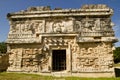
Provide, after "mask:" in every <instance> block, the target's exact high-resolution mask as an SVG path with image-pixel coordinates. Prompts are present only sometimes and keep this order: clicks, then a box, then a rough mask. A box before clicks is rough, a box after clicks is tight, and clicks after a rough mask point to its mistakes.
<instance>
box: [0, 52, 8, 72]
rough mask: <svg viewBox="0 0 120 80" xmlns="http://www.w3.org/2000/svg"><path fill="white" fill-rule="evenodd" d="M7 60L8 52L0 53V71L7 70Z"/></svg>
mask: <svg viewBox="0 0 120 80" xmlns="http://www.w3.org/2000/svg"><path fill="white" fill-rule="evenodd" d="M8 60H9V56H8V54H1V55H0V71H6V70H7V68H8V66H9V63H8Z"/></svg>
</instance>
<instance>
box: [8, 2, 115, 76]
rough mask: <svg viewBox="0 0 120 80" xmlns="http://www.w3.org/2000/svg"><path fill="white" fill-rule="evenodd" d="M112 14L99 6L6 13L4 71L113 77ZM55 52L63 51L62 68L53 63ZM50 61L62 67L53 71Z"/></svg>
mask: <svg viewBox="0 0 120 80" xmlns="http://www.w3.org/2000/svg"><path fill="white" fill-rule="evenodd" d="M112 14H113V10H112V9H111V8H109V7H107V6H106V5H101V4H99V5H84V6H83V7H82V8H81V9H61V8H56V9H55V10H51V9H50V7H49V6H47V7H31V8H28V9H27V10H24V11H20V12H15V13H9V14H8V19H9V22H10V31H9V34H8V39H7V44H8V53H9V64H10V66H9V68H8V69H7V70H8V71H22V72H38V73H43V72H44V73H48V72H51V74H52V73H54V72H55V71H54V67H55V68H59V70H58V72H59V71H60V72H61V71H65V73H66V74H67V73H71V75H72V74H73V75H75V74H77V76H82V77H85V76H86V75H89V74H95V73H97V74H98V75H97V74H96V77H97V76H98V77H105V75H102V73H105V74H107V75H106V76H107V77H108V76H114V67H113V64H114V62H113V49H114V46H113V43H114V42H116V41H117V39H116V38H115V37H114V31H113V29H112V27H113V26H114V24H113V22H112V21H111V16H112ZM54 50H65V51H66V53H65V55H66V58H65V60H66V61H65V62H64V61H62V60H61V61H62V62H64V63H63V64H64V65H62V62H60V61H57V59H53V58H54V57H53V52H54ZM58 52H59V51H58ZM56 54H57V53H56ZM61 54H62V53H61ZM56 56H57V55H56ZM56 58H59V57H56ZM53 60H56V61H57V62H58V63H59V65H61V66H62V67H60V66H59V65H58V67H56V66H57V65H56V64H54V63H53ZM54 65H56V66H54ZM53 66H54V67H53ZM63 67H64V68H63ZM85 73H86V74H85ZM83 74H84V76H83ZM91 77H92V76H91Z"/></svg>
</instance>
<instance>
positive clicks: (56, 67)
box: [52, 50, 66, 71]
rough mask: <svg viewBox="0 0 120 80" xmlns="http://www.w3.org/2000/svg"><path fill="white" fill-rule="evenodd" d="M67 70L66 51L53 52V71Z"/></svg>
mask: <svg viewBox="0 0 120 80" xmlns="http://www.w3.org/2000/svg"><path fill="white" fill-rule="evenodd" d="M63 70H66V50H53V51H52V71H63Z"/></svg>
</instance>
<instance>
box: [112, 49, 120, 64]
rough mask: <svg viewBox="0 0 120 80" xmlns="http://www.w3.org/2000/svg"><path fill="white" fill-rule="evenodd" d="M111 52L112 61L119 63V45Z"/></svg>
mask: <svg viewBox="0 0 120 80" xmlns="http://www.w3.org/2000/svg"><path fill="white" fill-rule="evenodd" d="M113 53H114V62H115V63H119V62H120V47H116V50H114V51H113Z"/></svg>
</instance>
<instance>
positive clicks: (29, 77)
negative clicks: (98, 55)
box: [0, 72, 120, 80]
mask: <svg viewBox="0 0 120 80" xmlns="http://www.w3.org/2000/svg"><path fill="white" fill-rule="evenodd" d="M0 80H120V77H118V78H79V77H53V76H41V75H37V74H25V73H6V72H2V73H0Z"/></svg>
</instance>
